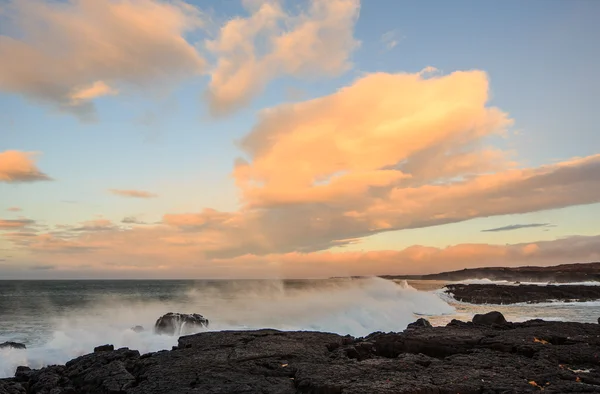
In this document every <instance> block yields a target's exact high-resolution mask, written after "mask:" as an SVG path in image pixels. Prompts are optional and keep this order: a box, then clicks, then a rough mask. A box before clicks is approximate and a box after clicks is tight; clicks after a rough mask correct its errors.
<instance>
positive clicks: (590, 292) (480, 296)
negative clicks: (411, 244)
mask: <svg viewBox="0 0 600 394" xmlns="http://www.w3.org/2000/svg"><path fill="white" fill-rule="evenodd" d="M445 291H446V293H450V294H452V295H453V296H454V298H456V299H457V300H458V301H461V302H468V303H470V304H497V305H501V304H516V303H521V302H526V303H538V302H549V301H553V300H559V301H595V300H600V286H583V285H560V286H550V285H548V286H538V285H523V284H521V285H518V286H513V285H494V284H451V285H446V290H445Z"/></svg>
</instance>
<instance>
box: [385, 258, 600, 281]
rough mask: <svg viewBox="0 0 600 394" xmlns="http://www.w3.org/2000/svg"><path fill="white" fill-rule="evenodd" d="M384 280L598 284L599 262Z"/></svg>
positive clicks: (471, 271)
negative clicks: (469, 280) (476, 280)
mask: <svg viewBox="0 0 600 394" xmlns="http://www.w3.org/2000/svg"><path fill="white" fill-rule="evenodd" d="M381 278H384V279H407V280H445V281H460V280H468V279H490V280H507V281H510V282H515V281H520V282H545V283H550V282H559V283H569V282H588V281H596V282H600V262H595V263H577V264H561V265H554V266H549V267H481V268H465V269H462V270H460V271H450V272H442V273H439V274H427V275H382V276H381Z"/></svg>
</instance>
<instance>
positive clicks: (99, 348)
mask: <svg viewBox="0 0 600 394" xmlns="http://www.w3.org/2000/svg"><path fill="white" fill-rule="evenodd" d="M113 350H115V347H114V346H113V345H102V346H96V347H95V348H94V353H98V352H112V351H113Z"/></svg>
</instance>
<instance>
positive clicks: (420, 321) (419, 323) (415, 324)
mask: <svg viewBox="0 0 600 394" xmlns="http://www.w3.org/2000/svg"><path fill="white" fill-rule="evenodd" d="M425 327H432V325H431V323H429V320H427V319H423V318H422V317H421V318H419V319H417V321H415V322H413V323H410V324H409V325H408V326H407V327H406V328H410V329H414V328H425Z"/></svg>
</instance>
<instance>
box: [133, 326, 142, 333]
mask: <svg viewBox="0 0 600 394" xmlns="http://www.w3.org/2000/svg"><path fill="white" fill-rule="evenodd" d="M131 331H133V332H137V333H140V332H143V331H144V327H142V326H135V327H131Z"/></svg>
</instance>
